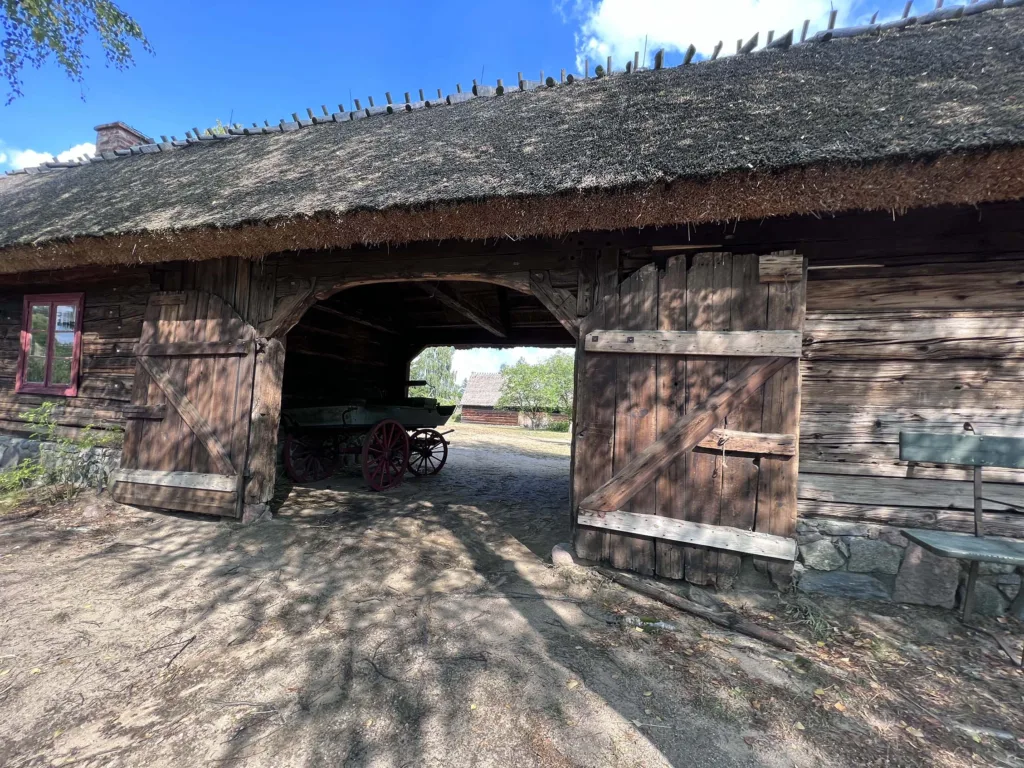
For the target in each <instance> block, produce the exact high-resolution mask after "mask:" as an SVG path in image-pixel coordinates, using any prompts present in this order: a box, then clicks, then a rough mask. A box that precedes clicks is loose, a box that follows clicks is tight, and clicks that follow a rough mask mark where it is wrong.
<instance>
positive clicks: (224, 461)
mask: <svg viewBox="0 0 1024 768" xmlns="http://www.w3.org/2000/svg"><path fill="white" fill-rule="evenodd" d="M136 360H137V361H138V363H139V365H140V366H142V367H143V368H144V369H145V370H146V373H148V374H149V375H150V377H151V378H152V379H153V382H154V383H155V384H156V385H157V386H158V387H159V388H160V391H161V392H163V393H164V397H166V398H167V400H168V402H170V404H171V407H172V408H174V410H176V411H177V412H178V415H180V416H181V419H182V421H184V422H185V423H186V424H187V425H188V427H189V429H191V430H192V431H193V432H194V433H195V435H196V437H198V438H199V439H200V441H202V443H203V447H204V448H206V450H207V452H208V453H209V454H210V460H211V461H212V462H213V463H214V465H215V466H216V467H217V469H219V470H220V471H221V472H222V473H223V474H225V475H234V474H236V472H235V468H234V466H232V464H231V459H230V458H229V457H228V452H227V451H226V450H225V449H224V445H223V444H222V443H221V441H220V439H219V438H218V437H217V435H216V433H215V432H214V431H213V427H211V426H210V422H208V421H207V420H206V419H205V418H203V415H202V414H201V413H200V412H199V411H198V409H197V408H196V407H195V405H194V404H193V403H192V401H191V400H189V399H188V397H186V395H185V393H184V392H182V391H181V390H180V389H178V386H177V385H176V384H175V383H174V382H173V381H172V380H171V377H170V376H169V375H168V374H167V372H166V371H164V370H162V369H160V368H158V367H157V366H156V364H155V363H154V362H153V360H152V359H150V358H148V357H137V358H136Z"/></svg>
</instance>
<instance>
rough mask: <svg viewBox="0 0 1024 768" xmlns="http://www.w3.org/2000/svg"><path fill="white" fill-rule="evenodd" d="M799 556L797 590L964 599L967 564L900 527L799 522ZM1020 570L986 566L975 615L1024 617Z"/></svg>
mask: <svg viewBox="0 0 1024 768" xmlns="http://www.w3.org/2000/svg"><path fill="white" fill-rule="evenodd" d="M796 526H797V527H796V529H797V543H798V544H799V545H800V556H799V559H798V562H797V564H796V567H795V568H794V578H795V579H798V582H797V586H798V588H799V589H800V590H801V591H804V592H808V593H816V594H824V595H832V596H836V597H848V598H855V599H862V600H892V601H894V602H897V603H909V604H912V605H933V606H937V607H941V608H954V607H956V606H958V605H960V604H961V601H962V600H963V591H964V585H965V584H966V583H967V569H968V565H969V564H968V563H965V562H961V561H958V560H952V559H950V558H945V557H938V556H936V555H933V554H931V553H930V552H928V551H926V550H924V549H922V548H921V547H919V546H917V545H916V544H913V543H911V542H908V541H907V540H906V539H905V538H903V535H902V534H901V533H900V532H899V531H898V530H896V529H895V528H890V527H888V526H884V525H871V524H868V523H849V522H845V521H841V520H824V519H804V520H798V521H797V524H796ZM1020 588H1021V573H1020V569H1017V568H1015V567H1014V566H1012V565H998V564H995V563H982V564H981V567H980V570H979V578H978V584H977V592H976V593H975V611H976V612H977V613H979V614H982V615H985V616H1003V615H1005V614H1008V613H1013V614H1014V615H1017V616H1018V617H1019V618H1024V598H1021V599H1017V598H1018V595H1019V593H1020Z"/></svg>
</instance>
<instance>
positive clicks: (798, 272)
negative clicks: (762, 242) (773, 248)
mask: <svg viewBox="0 0 1024 768" xmlns="http://www.w3.org/2000/svg"><path fill="white" fill-rule="evenodd" d="M803 275H804V257H803V256H801V255H799V254H789V253H771V254H767V255H765V256H761V257H760V259H759V260H758V277H759V279H760V281H761V282H762V283H798V282H800V281H801V280H802V279H803Z"/></svg>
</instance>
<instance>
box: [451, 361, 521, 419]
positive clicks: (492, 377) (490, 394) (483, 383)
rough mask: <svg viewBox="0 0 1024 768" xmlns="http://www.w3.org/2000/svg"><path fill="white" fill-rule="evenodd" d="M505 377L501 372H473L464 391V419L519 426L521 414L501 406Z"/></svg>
mask: <svg viewBox="0 0 1024 768" xmlns="http://www.w3.org/2000/svg"><path fill="white" fill-rule="evenodd" d="M503 381H504V380H503V379H502V376H501V374H500V373H479V372H478V373H471V374H470V375H469V378H468V379H466V390H465V391H464V392H463V393H462V400H461V401H460V402H461V405H462V420H463V421H465V422H468V423H470V424H497V425H500V426H505V427H516V426H519V414H518V413H517V412H516V411H513V410H509V409H508V408H499V407H498V400H499V399H500V398H501V386H502V383H503Z"/></svg>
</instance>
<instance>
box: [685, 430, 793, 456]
mask: <svg viewBox="0 0 1024 768" xmlns="http://www.w3.org/2000/svg"><path fill="white" fill-rule="evenodd" d="M796 442H797V441H796V435H769V434H764V433H761V432H741V431H739V430H736V429H713V430H711V434H710V435H708V436H707V437H705V438H704V439H703V440H701V441H700V442H699V443H697V445H696V446H695V447H696V448H707V449H709V450H712V451H722V450H724V451H725V452H726V453H754V454H757V455H759V456H796Z"/></svg>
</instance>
